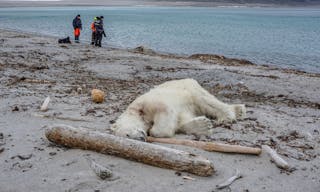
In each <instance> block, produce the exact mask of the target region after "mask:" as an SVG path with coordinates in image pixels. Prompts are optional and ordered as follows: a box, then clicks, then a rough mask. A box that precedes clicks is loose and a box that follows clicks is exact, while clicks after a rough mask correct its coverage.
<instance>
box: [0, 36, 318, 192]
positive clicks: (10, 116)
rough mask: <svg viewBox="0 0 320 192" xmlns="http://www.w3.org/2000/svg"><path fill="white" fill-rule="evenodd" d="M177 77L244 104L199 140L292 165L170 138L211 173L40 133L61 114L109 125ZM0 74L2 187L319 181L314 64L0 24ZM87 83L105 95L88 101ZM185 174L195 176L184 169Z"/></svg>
mask: <svg viewBox="0 0 320 192" xmlns="http://www.w3.org/2000/svg"><path fill="white" fill-rule="evenodd" d="M181 78H194V79H196V80H198V82H199V83H200V84H201V85H202V86H203V87H205V88H206V89H207V90H209V91H210V92H211V93H212V94H214V95H216V96H217V97H218V98H219V99H221V100H222V101H224V102H228V103H245V104H246V105H247V109H248V113H247V116H248V118H247V119H245V120H243V121H239V122H237V123H234V124H228V125H223V126H215V128H214V129H213V134H212V135H211V136H209V137H207V138H201V139H202V140H207V141H217V142H222V143H229V144H241V145H245V146H261V145H262V144H267V145H270V146H271V147H272V148H275V149H276V150H277V151H278V153H279V154H280V155H281V156H282V157H283V158H284V159H285V160H286V161H288V162H289V164H290V165H292V166H293V167H294V168H295V169H293V170H291V171H290V172H289V171H283V170H280V169H279V168H277V167H276V166H275V165H274V164H273V163H271V162H270V158H269V157H268V155H266V154H264V153H263V154H261V155H260V156H250V155H235V154H222V153H214V152H204V151H201V150H198V149H193V148H189V147H182V146H174V145H166V146H169V147H173V148H176V149H181V150H185V151H189V152H192V153H195V154H199V155H202V156H204V157H207V158H208V159H209V160H211V161H212V162H213V164H214V166H215V169H216V173H215V174H214V175H213V176H211V177H198V176H194V175H192V174H187V173H177V172H175V171H173V170H167V169H161V168H156V167H152V166H148V165H144V164H141V163H137V162H132V161H128V160H125V159H121V158H118V157H114V156H108V155H103V154H98V153H95V152H91V151H84V150H78V149H68V148H64V147H60V146H56V145H54V144H52V143H50V142H49V141H48V140H47V139H46V138H45V136H44V131H45V129H46V128H47V127H49V126H51V125H54V124H61V123H62V124H68V125H73V126H81V127H86V128H90V129H97V130H101V131H106V132H110V130H109V126H110V124H111V123H112V122H114V121H115V119H116V118H117V117H118V116H119V115H120V114H121V112H122V111H123V110H125V108H126V107H127V105H128V104H129V103H130V102H132V101H133V100H134V99H135V98H136V97H137V96H138V95H140V94H142V93H144V92H146V91H148V90H149V89H150V88H152V87H153V86H154V85H157V84H160V83H162V82H165V81H167V80H172V79H181ZM0 82H1V84H0V106H1V107H0V114H1V115H0V191H4V192H7V191H108V192H110V191H137V192H138V191H146V192H147V191H150V192H151V191H159V192H160V191H161V192H162V191H183V192H187V191H201V192H202V191H204V192H211V191H268V192H270V191H318V190H319V187H320V179H319V175H320V169H319V168H320V166H319V165H320V159H319V156H320V148H319V145H320V133H319V132H320V128H319V126H320V110H319V109H320V97H319V91H320V75H319V74H310V73H304V72H299V71H295V70H286V69H279V68H275V67H269V66H257V65H255V64H253V63H251V62H249V61H245V60H237V59H229V58H225V57H223V56H213V55H193V56H191V57H182V56H175V55H165V54H157V53H155V52H153V51H152V50H148V49H143V48H138V49H135V50H121V49H113V48H95V47H92V46H90V45H86V44H71V45H69V44H63V45H62V44H58V43H57V39H56V38H51V37H45V36H39V35H33V34H27V33H25V34H22V33H17V32H12V31H6V30H0ZM93 88H99V89H101V90H103V91H105V92H106V94H107V97H106V102H104V103H103V104H94V103H92V101H91V99H90V94H89V93H90V90H91V89H93ZM47 96H50V97H51V102H50V105H49V110H48V111H47V112H40V110H39V108H40V106H41V104H42V102H43V100H44V99H45V98H46V97H47ZM41 115H42V116H43V115H44V116H45V117H46V118H43V117H40V116H41ZM178 137H187V138H190V139H199V138H193V137H192V136H183V135H179V136H178ZM88 155H89V156H90V157H91V158H92V159H95V160H96V162H98V163H100V164H101V165H104V166H108V167H110V168H111V169H112V170H113V171H114V173H116V174H118V175H119V177H120V178H119V179H117V180H114V181H103V180H100V179H99V178H97V177H96V176H95V174H94V173H93V172H92V170H91V169H90V167H89V165H88V163H87V161H86V159H85V157H86V156H88ZM236 169H238V170H239V171H240V172H241V173H242V174H243V178H241V179H239V180H237V181H235V182H234V183H233V184H232V185H231V186H230V187H229V188H225V189H222V190H217V189H216V188H215V186H216V185H217V184H219V183H221V182H223V181H224V180H225V179H227V178H229V177H231V176H232V175H233V174H234V172H235V170H236ZM186 175H188V176H190V177H192V178H195V180H194V181H193V180H185V179H183V176H186Z"/></svg>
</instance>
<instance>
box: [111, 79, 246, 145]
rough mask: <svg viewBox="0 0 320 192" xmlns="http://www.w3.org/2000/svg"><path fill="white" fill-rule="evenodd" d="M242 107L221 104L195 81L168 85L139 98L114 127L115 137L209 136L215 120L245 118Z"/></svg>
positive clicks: (180, 81) (186, 80)
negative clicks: (178, 134) (178, 133)
mask: <svg viewBox="0 0 320 192" xmlns="http://www.w3.org/2000/svg"><path fill="white" fill-rule="evenodd" d="M245 115H246V109H245V106H244V105H243V104H238V105H229V104H226V103H223V102H221V101H219V100H218V99H217V98H216V97H215V96H213V95H211V94H210V93H209V92H208V91H206V90H205V89H204V88H202V87H201V86H200V85H199V84H198V82H197V81H195V80H193V79H182V80H174V81H168V82H165V83H163V84H161V85H159V86H156V87H155V88H153V89H151V90H150V91H149V92H147V93H145V94H144V95H142V96H140V97H138V98H137V99H136V100H134V101H133V102H132V103H131V104H130V105H129V106H128V108H127V109H126V111H125V112H124V113H123V114H122V115H121V116H120V117H119V118H118V119H117V121H116V122H115V123H114V124H113V125H112V130H113V132H114V134H115V135H118V136H123V137H128V138H132V139H137V140H145V139H146V136H147V134H148V133H149V135H151V136H153V137H173V136H174V134H175V133H177V132H182V133H186V134H197V135H201V134H206V133H208V130H209V129H210V128H212V124H211V121H210V120H209V119H208V118H207V117H209V118H215V119H216V120H217V121H218V122H219V123H223V122H233V121H235V120H237V119H243V118H244V117H245Z"/></svg>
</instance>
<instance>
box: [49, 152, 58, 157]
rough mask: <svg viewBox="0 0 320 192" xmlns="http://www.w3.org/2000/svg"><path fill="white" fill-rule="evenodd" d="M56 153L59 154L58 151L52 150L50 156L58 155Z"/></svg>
mask: <svg viewBox="0 0 320 192" xmlns="http://www.w3.org/2000/svg"><path fill="white" fill-rule="evenodd" d="M56 154H57V152H50V153H49V155H50V156H54V155H56Z"/></svg>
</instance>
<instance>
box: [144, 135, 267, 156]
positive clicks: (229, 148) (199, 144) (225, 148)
mask: <svg viewBox="0 0 320 192" xmlns="http://www.w3.org/2000/svg"><path fill="white" fill-rule="evenodd" d="M147 141H148V142H158V143H166V144H175V145H186V146H190V147H195V148H199V149H203V150H205V151H210V152H212V151H217V152H223V153H241V154H251V155H260V153H261V149H260V148H254V147H245V146H241V145H229V144H223V143H215V142H204V141H193V140H188V139H175V138H155V137H148V138H147Z"/></svg>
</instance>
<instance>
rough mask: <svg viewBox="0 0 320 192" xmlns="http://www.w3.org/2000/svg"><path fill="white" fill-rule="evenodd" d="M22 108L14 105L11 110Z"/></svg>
mask: <svg viewBox="0 0 320 192" xmlns="http://www.w3.org/2000/svg"><path fill="white" fill-rule="evenodd" d="M19 110H20V109H19V107H18V106H14V107H12V109H11V111H13V112H14V111H19Z"/></svg>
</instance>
